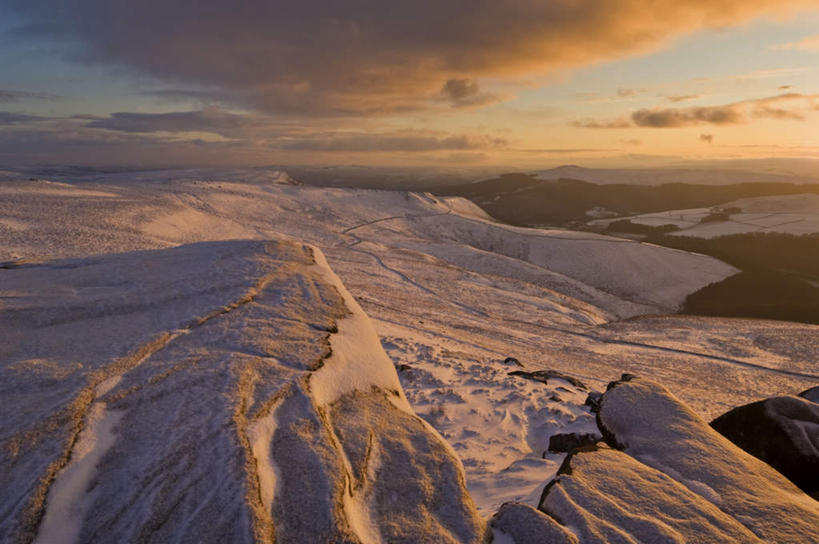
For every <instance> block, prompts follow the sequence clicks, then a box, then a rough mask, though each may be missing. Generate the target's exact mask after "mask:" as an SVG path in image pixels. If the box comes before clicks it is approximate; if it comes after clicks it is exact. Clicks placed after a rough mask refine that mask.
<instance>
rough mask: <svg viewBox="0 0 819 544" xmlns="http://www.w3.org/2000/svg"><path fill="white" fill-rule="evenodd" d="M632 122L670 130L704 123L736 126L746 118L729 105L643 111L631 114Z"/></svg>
mask: <svg viewBox="0 0 819 544" xmlns="http://www.w3.org/2000/svg"><path fill="white" fill-rule="evenodd" d="M631 120H632V121H634V124H635V125H637V126H638V127H653V128H668V127H687V126H692V125H701V124H703V123H710V124H714V125H735V124H738V123H742V122H743V120H744V116H743V115H742V113H741V112H740V111H738V110H737V108H735V107H734V106H733V105H728V106H712V107H701V108H686V109H680V108H676V109H675V108H665V109H641V110H637V111H635V112H634V113H632V114H631Z"/></svg>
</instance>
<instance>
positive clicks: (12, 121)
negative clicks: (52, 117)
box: [0, 111, 47, 126]
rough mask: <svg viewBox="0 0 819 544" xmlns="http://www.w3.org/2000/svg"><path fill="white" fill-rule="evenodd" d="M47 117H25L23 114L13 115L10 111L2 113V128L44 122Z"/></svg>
mask: <svg viewBox="0 0 819 544" xmlns="http://www.w3.org/2000/svg"><path fill="white" fill-rule="evenodd" d="M46 119H47V118H45V117H39V116H37V115H25V114H22V113H13V112H10V111H0V126H2V125H18V124H21V123H30V122H32V121H43V120H46Z"/></svg>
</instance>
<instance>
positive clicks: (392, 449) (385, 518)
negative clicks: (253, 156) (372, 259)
mask: <svg viewBox="0 0 819 544" xmlns="http://www.w3.org/2000/svg"><path fill="white" fill-rule="evenodd" d="M2 290H3V293H4V295H5V299H4V303H3V308H2V311H0V337H2V338H4V342H3V343H2V346H0V365H2V366H0V373H2V383H3V389H4V391H3V398H4V402H5V403H6V404H5V406H4V417H3V418H2V419H1V420H0V436H2V437H3V444H2V449H0V494H2V497H1V498H2V500H0V541H2V542H21V543H22V542H32V541H35V542H48V543H49V544H52V543H55V542H58V543H59V542H76V541H81V542H168V541H177V542H236V543H241V542H273V541H276V542H350V543H354V542H356V543H357V542H367V543H369V542H387V541H389V542H400V541H405V542H409V541H413V542H417V541H435V542H478V541H480V540H481V539H482V538H483V534H484V530H485V523H484V521H483V520H482V519H481V518H480V517H479V516H478V514H477V512H476V510H475V507H474V505H473V503H472V499H471V498H470V497H469V495H468V493H467V492H466V488H465V484H464V477H463V473H462V468H461V465H460V462H459V461H458V459H457V457H456V456H455V455H454V453H453V452H452V450H451V449H450V447H449V446H448V445H447V444H446V443H445V442H444V441H443V440H442V439H441V438H440V436H439V435H438V434H437V433H436V432H435V431H434V430H432V428H430V427H429V426H428V425H427V424H426V423H425V422H424V421H423V420H421V419H420V418H418V417H417V416H416V415H415V414H414V413H413V412H412V410H411V408H410V407H409V405H408V403H407V402H406V399H405V397H404V394H403V392H402V390H401V387H400V384H399V382H398V379H397V376H396V373H395V370H394V369H393V366H392V364H391V362H390V361H389V359H388V357H387V356H386V354H385V353H384V352H383V351H382V350H381V347H380V344H379V343H378V339H377V337H376V335H375V332H374V330H373V329H372V326H371V325H370V324H369V321H368V319H367V318H366V316H365V315H364V314H363V312H362V311H361V309H360V308H359V307H358V305H357V304H356V303H355V301H354V300H353V298H352V297H351V296H350V295H349V294H348V293H347V292H346V290H345V289H344V287H343V286H342V285H341V284H340V282H339V281H338V279H337V278H336V277H335V276H334V275H333V273H332V272H331V271H330V269H329V268H328V267H327V266H326V263H325V262H324V259H323V257H322V256H321V254H320V253H319V252H318V250H316V249H313V248H310V247H308V246H304V245H301V244H298V243H292V242H283V241H280V242H261V241H258V242H255V241H254V242H244V241H241V242H219V243H203V244H194V245H190V246H181V247H177V248H173V249H168V250H159V251H146V252H134V253H126V254H118V255H106V256H99V257H93V258H89V259H82V260H68V261H58V262H46V263H42V264H39V265H33V266H31V267H28V268H21V269H12V270H4V271H3V284H2Z"/></svg>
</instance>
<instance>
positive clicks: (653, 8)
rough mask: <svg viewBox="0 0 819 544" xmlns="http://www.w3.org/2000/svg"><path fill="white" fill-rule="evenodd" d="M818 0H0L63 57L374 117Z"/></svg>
mask: <svg viewBox="0 0 819 544" xmlns="http://www.w3.org/2000/svg"><path fill="white" fill-rule="evenodd" d="M814 2H815V0H711V1H709V2H703V1H702V0H656V1H653V2H646V1H645V0H574V1H566V0H560V1H557V0H555V1H543V0H497V1H495V2H474V1H473V0H448V1H446V0H443V1H442V0H415V1H412V2H385V1H383V0H357V1H355V2H339V1H328V0H302V1H299V2H294V1H292V0H288V1H284V0H233V1H229V0H199V1H196V2H193V1H190V0H140V1H134V0H41V1H36V2H35V1H31V0H6V2H5V5H6V6H7V7H10V8H11V9H12V10H14V15H15V17H16V18H17V19H19V20H22V21H24V23H23V26H21V27H18V28H17V29H16V36H18V37H21V38H24V37H34V38H40V39H42V38H44V37H45V38H48V39H52V40H58V41H60V43H61V45H62V46H63V49H64V50H65V51H67V54H68V55H70V56H71V58H75V59H80V60H82V61H85V62H89V63H103V64H112V65H117V66H125V67H130V68H131V69H133V70H135V71H136V72H138V73H143V74H149V75H151V76H154V77H158V78H160V79H162V80H165V81H166V82H168V83H169V84H172V85H179V86H180V87H182V88H184V87H189V86H191V87H196V86H202V87H208V88H213V89H216V91H217V94H218V93H224V96H225V97H226V98H229V99H234V100H241V101H242V102H243V103H244V105H246V106H250V107H255V108H259V109H262V110H265V111H268V112H275V113H283V112H289V113H300V114H313V115H350V114H358V115H381V114H392V113H396V112H398V113H401V112H411V111H415V110H419V109H424V108H429V107H432V106H431V105H430V104H431V103H432V102H431V101H430V97H433V96H435V95H436V94H438V91H439V90H440V89H441V85H442V82H446V81H450V80H455V81H457V80H469V79H470V78H483V77H504V76H510V75H516V76H517V75H521V74H543V73H547V72H549V71H551V70H554V69H559V68H565V67H573V66H577V65H581V64H587V63H591V62H596V61H599V60H604V59H611V58H621V57H623V56H624V55H627V54H632V53H639V52H644V51H646V50H650V49H654V48H657V47H660V46H662V45H663V44H664V43H666V42H667V41H668V40H669V39H670V38H671V37H673V36H676V35H680V34H683V33H686V32H690V31H693V30H696V29H699V28H702V27H719V26H724V25H728V24H732V23H736V22H739V21H743V20H747V19H749V18H751V17H753V16H756V15H759V14H761V13H763V12H774V11H776V12H777V13H782V12H783V11H784V10H785V9H787V8H792V7H797V6H810V5H813V4H814ZM469 87H470V86H469V85H467V86H466V89H465V90H466V91H467V92H470V88H469ZM456 92H457V89H456ZM475 96H480V94H478V95H475ZM473 98H474V97H473ZM456 101H457V99H456Z"/></svg>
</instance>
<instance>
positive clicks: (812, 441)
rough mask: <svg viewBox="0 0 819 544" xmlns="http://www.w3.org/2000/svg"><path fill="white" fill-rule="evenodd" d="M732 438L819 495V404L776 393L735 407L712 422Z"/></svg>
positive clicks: (737, 443)
mask: <svg viewBox="0 0 819 544" xmlns="http://www.w3.org/2000/svg"><path fill="white" fill-rule="evenodd" d="M711 427H713V428H714V429H716V430H717V432H719V433H720V434H721V435H723V436H724V437H726V438H727V439H728V440H730V441H731V442H733V443H734V444H736V445H737V446H739V447H740V448H742V449H743V450H745V451H747V452H748V453H750V454H751V455H753V456H754V457H756V458H758V459H761V460H763V461H765V462H766V463H768V464H769V465H771V466H772V467H773V468H775V469H776V470H778V471H779V472H781V473H782V474H783V475H784V476H785V477H787V478H788V479H789V480H790V481H792V482H793V483H795V484H796V485H797V486H799V488H800V489H802V490H803V491H804V492H805V493H808V494H809V495H812V496H817V495H819V404H817V403H815V402H811V401H810V400H808V399H807V397H806V398H802V397H796V396H784V397H774V398H770V399H766V400H762V401H758V402H752V403H751V404H746V405H745V406H740V407H738V408H734V409H733V410H731V411H729V412H727V413H725V414H723V415H721V416H720V417H718V418H716V419H715V420H714V421H712V422H711Z"/></svg>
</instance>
